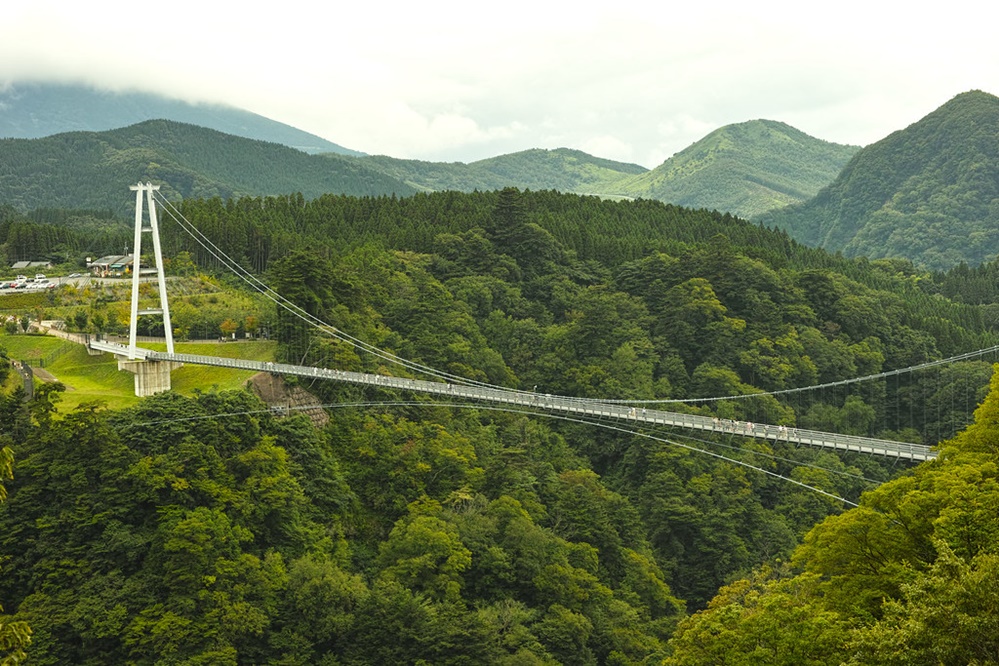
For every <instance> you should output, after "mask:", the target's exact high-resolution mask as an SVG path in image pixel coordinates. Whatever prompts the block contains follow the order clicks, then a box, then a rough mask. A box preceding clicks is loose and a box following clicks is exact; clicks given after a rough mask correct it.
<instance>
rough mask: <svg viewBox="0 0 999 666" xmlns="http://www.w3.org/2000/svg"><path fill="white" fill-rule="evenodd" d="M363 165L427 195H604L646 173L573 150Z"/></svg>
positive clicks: (381, 159)
mask: <svg viewBox="0 0 999 666" xmlns="http://www.w3.org/2000/svg"><path fill="white" fill-rule="evenodd" d="M357 161H358V162H360V163H361V164H365V165H368V166H371V167H372V168H375V169H378V170H380V171H382V172H383V173H385V174H386V175H389V176H391V177H393V178H397V179H398V180H401V181H402V182H404V183H406V184H408V185H411V186H412V187H414V188H416V189H419V190H423V191H440V190H457V191H461V192H471V191H473V190H476V189H478V190H499V189H503V188H504V187H518V188H522V189H530V190H559V191H561V192H571V193H577V194H601V193H604V192H606V191H607V190H608V188H609V187H611V186H612V185H613V183H616V182H617V181H619V180H621V179H622V178H626V177H629V176H631V175H634V174H640V173H644V172H645V171H646V169H645V167H643V166H639V165H637V164H627V163H624V162H615V161H613V160H607V159H603V158H600V157H594V156H593V155H589V154H587V153H584V152H582V151H580V150H572V149H570V148H557V149H554V150H546V149H543V148H533V149H531V150H524V151H520V152H517V153H511V154H509V155H500V156H497V157H491V158H487V159H484V160H479V161H477V162H472V163H469V164H465V163H463V162H451V163H446V162H424V161H419V160H400V159H396V158H393V157H387V156H384V155H380V156H368V157H360V158H357Z"/></svg>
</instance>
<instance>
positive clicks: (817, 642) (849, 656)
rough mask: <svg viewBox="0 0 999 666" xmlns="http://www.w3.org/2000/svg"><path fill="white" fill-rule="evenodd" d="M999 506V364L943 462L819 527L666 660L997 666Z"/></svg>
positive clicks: (712, 613)
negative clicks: (986, 391) (984, 395)
mask: <svg viewBox="0 0 999 666" xmlns="http://www.w3.org/2000/svg"><path fill="white" fill-rule="evenodd" d="M997 515H999V373H997V374H996V375H994V376H993V379H992V386H991V390H990V393H989V396H988V398H987V400H986V401H985V402H984V403H983V405H982V406H981V408H979V410H978V411H977V412H976V414H975V423H974V424H973V425H972V426H970V427H969V428H968V429H967V430H966V431H964V432H963V433H961V434H960V435H958V436H957V437H955V438H954V439H952V440H950V441H948V442H945V443H944V444H943V445H942V447H941V457H940V459H939V460H938V461H937V462H935V463H932V464H925V465H920V466H919V467H918V468H916V469H915V470H913V472H912V473H911V474H907V475H905V476H903V477H902V478H899V479H896V480H893V481H889V482H888V483H885V484H884V485H882V486H881V487H879V488H878V489H876V490H873V491H870V492H868V493H866V494H865V495H864V496H863V499H862V501H861V506H860V507H858V508H855V509H851V510H850V511H847V512H845V513H843V514H841V515H838V516H833V517H830V518H827V519H826V520H825V521H823V522H822V523H820V524H819V525H817V526H816V527H815V528H814V529H812V530H811V531H810V532H809V533H808V535H807V536H806V537H805V541H804V543H803V544H802V545H801V546H800V547H799V548H798V549H797V550H796V552H795V554H794V557H793V559H792V561H791V566H790V567H783V566H781V567H767V568H764V569H761V570H758V571H756V572H755V573H754V575H753V576H752V577H751V578H747V579H744V580H740V581H738V582H736V583H733V584H732V585H730V586H728V587H726V588H724V589H723V590H722V592H721V594H719V596H718V597H717V598H716V599H715V600H714V601H712V603H711V606H710V607H709V608H708V609H707V610H705V611H703V612H701V613H698V614H697V615H694V616H693V617H690V618H688V619H687V620H686V621H685V622H683V623H682V624H681V626H680V629H679V631H678V633H677V635H676V636H675V637H674V638H673V641H672V643H671V648H672V650H671V652H672V656H671V657H670V658H669V659H667V660H666V662H665V663H667V664H671V665H674V666H681V665H689V666H693V665H702V664H703V665H707V664H718V663H733V662H732V660H731V655H739V656H740V658H743V659H745V661H744V662H738V661H737V662H735V663H756V664H759V663H766V664H802V663H809V664H829V665H830V666H833V665H837V664H890V665H903V664H905V665H908V664H911V665H913V666H915V665H917V664H983V665H985V664H995V663H997V661H999V595H997V594H996V590H997V586H999V522H997V520H996V516H997ZM707 637H710V639H709V640H706V638H707Z"/></svg>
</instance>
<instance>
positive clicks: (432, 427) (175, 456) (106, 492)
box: [0, 188, 997, 665]
mask: <svg viewBox="0 0 999 666" xmlns="http://www.w3.org/2000/svg"><path fill="white" fill-rule="evenodd" d="M180 208H181V210H182V212H183V214H184V216H185V217H186V218H187V219H188V220H189V221H191V222H192V223H193V224H194V225H195V226H197V227H198V228H199V229H200V230H201V231H202V233H204V234H206V235H207V236H208V237H209V238H210V239H211V240H212V241H213V242H214V243H215V244H217V245H218V246H219V247H221V248H224V249H225V251H226V252H227V253H228V254H230V255H231V256H232V257H234V258H235V261H237V262H239V263H240V264H241V265H242V266H244V267H245V268H246V269H249V270H251V271H253V272H255V273H257V274H258V275H260V276H263V277H265V278H266V279H267V281H268V283H269V284H270V285H271V286H272V287H273V288H274V289H276V290H277V292H278V293H279V294H281V296H282V297H283V298H286V299H288V300H290V301H292V302H294V303H296V304H298V305H299V306H300V307H302V308H303V309H305V310H306V311H307V312H309V313H310V314H311V315H313V316H316V317H319V318H321V319H323V320H325V321H327V322H329V323H330V324H331V325H332V326H334V327H335V328H336V330H337V331H339V332H341V333H342V334H346V335H349V336H352V337H353V338H355V339H359V340H363V341H365V342H366V343H368V344H371V345H376V346H377V347H378V348H379V349H381V350H384V352H387V353H380V354H370V353H366V352H364V351H362V350H361V349H359V348H357V347H354V346H352V345H349V344H347V343H345V342H342V341H339V340H335V339H332V338H329V337H327V336H324V335H321V334H320V333H318V332H317V331H316V330H315V329H310V328H308V327H306V326H305V325H304V321H303V319H302V318H299V317H296V316H292V315H289V314H287V313H284V312H281V311H279V312H278V313H277V314H276V315H275V317H274V318H273V319H271V320H269V321H257V322H255V324H257V325H260V326H264V327H266V328H267V329H269V330H270V331H271V334H272V335H273V337H274V339H276V340H277V341H278V342H279V344H280V347H279V355H278V358H277V359H276V360H289V361H293V362H295V363H305V364H311V365H316V366H320V367H333V368H339V369H348V370H363V371H369V372H381V373H391V374H394V375H397V376H406V375H408V374H409V373H410V372H411V371H410V370H408V369H406V368H404V367H401V366H399V365H397V364H394V363H393V362H392V361H391V360H390V357H389V354H398V355H399V356H402V357H404V358H406V359H409V360H411V361H413V362H414V363H416V364H420V365H424V366H430V367H433V368H437V369H439V370H442V371H444V372H448V373H453V374H455V375H460V376H463V377H467V378H469V379H472V380H475V381H485V382H490V383H495V384H501V385H504V386H509V387H516V388H520V389H523V390H528V391H530V390H536V391H537V392H539V393H541V392H545V393H548V392H550V393H559V394H566V395H575V396H579V397H601V398H620V399H632V400H666V399H677V398H688V399H689V398H696V397H704V396H715V397H717V396H730V399H728V400H721V401H714V402H709V403H700V404H698V403H696V402H694V403H692V404H690V405H688V406H686V407H683V406H678V408H679V409H689V410H691V411H696V412H698V413H701V414H707V415H711V414H714V415H717V416H719V417H720V418H725V419H733V420H739V421H747V420H752V421H755V422H757V423H764V422H765V423H771V424H785V425H789V426H800V427H809V428H817V429H831V430H837V431H839V432H846V433H855V434H876V435H878V436H882V437H891V438H898V439H910V440H920V441H925V442H929V443H933V442H936V441H939V440H940V439H941V438H942V437H944V436H951V435H952V433H954V432H955V431H956V430H957V429H958V428H960V427H962V426H963V425H964V424H966V423H967V422H968V419H969V416H970V412H971V410H972V409H973V408H974V405H975V404H976V403H977V402H978V401H980V400H981V398H982V396H983V395H984V392H985V389H986V385H987V382H988V377H989V373H990V366H989V364H988V363H987V362H984V361H977V360H968V361H965V362H961V363H957V364H954V365H949V366H933V367H931V368H928V369H927V370H925V371H924V373H925V374H922V375H919V376H912V375H900V376H892V377H891V378H890V379H885V378H882V379H879V380H876V381H871V382H865V383H859V384H838V385H836V386H831V387H828V388H826V389H823V390H822V391H819V392H809V393H803V394H798V393H794V394H788V395H786V396H773V395H760V393H761V391H774V390H780V389H784V388H791V387H795V386H808V385H813V384H816V383H820V382H821V383H835V382H838V381H840V380H843V379H848V378H852V377H856V376H860V375H868V374H872V373H878V372H881V371H883V370H888V369H893V368H902V367H906V366H909V365H913V364H918V363H922V362H925V361H929V360H933V359H937V358H940V357H941V356H944V355H951V354H955V353H958V352H965V351H969V350H972V349H980V348H982V347H984V346H987V345H990V344H995V343H996V341H997V335H996V333H995V331H993V330H990V329H989V327H988V326H987V325H986V323H985V321H984V319H983V317H982V316H981V312H980V310H979V309H978V308H977V307H975V306H972V305H969V304H959V303H953V302H951V301H949V300H947V299H946V298H943V297H941V296H940V295H939V294H938V293H937V292H938V290H939V289H938V287H937V283H936V282H935V281H934V279H933V276H930V275H929V274H924V273H918V272H915V271H913V269H912V267H911V265H908V264H906V263H905V262H901V261H882V262H868V261H861V260H850V259H845V258H843V257H836V256H832V255H829V254H828V253H826V252H825V251H823V250H819V249H813V248H807V247H805V246H802V245H800V244H798V243H796V242H794V241H792V240H791V239H790V238H789V237H788V236H787V235H786V234H785V233H783V232H777V231H773V230H769V229H766V228H763V227H761V226H759V225H754V224H750V223H748V222H745V221H742V220H739V219H737V218H734V217H732V216H729V215H722V214H720V213H716V212H709V211H706V210H696V211H695V210H689V209H683V208H679V207H676V206H671V205H667V204H663V203H661V202H656V201H623V202H612V201H606V200H602V199H600V198H597V197H589V196H579V195H568V194H559V193H555V192H550V191H544V192H521V191H519V190H516V189H514V188H506V189H504V190H501V191H498V192H495V191H494V192H475V193H467V194H466V193H459V192H438V193H421V194H416V195H413V196H409V197H392V196H382V197H351V196H345V195H336V196H334V195H325V196H320V197H317V198H315V199H311V200H310V199H306V198H305V197H304V196H303V195H300V194H296V195H284V196H273V197H247V198H232V199H222V198H211V199H185V200H184V201H183V202H182V204H181V206H180ZM14 217H15V219H14V220H13V222H15V223H17V224H22V223H27V222H26V221H24V220H21V219H20V218H17V216H16V215H15V216H14ZM67 217H70V216H68V215H67ZM80 217H85V216H83V215H81V216H80ZM168 217H169V215H168V214H165V218H168ZM32 224H43V223H42V222H33V223H32ZM163 228H164V232H165V233H164V247H165V251H166V253H167V256H168V257H170V258H171V260H175V259H176V260H177V261H180V260H181V258H182V257H185V258H186V257H187V255H184V254H183V253H185V252H187V253H190V257H191V258H193V259H194V262H195V263H196V264H197V265H198V266H200V268H201V269H202V270H205V271H211V270H213V269H214V268H215V267H216V263H215V262H216V260H215V258H213V257H211V256H209V255H207V254H206V253H205V251H204V249H203V248H202V247H201V246H200V245H196V244H193V243H192V242H191V241H190V240H189V239H187V238H185V237H184V236H183V235H181V234H180V233H179V231H178V229H177V227H176V225H170V224H164V225H163ZM40 238H44V237H43V236H40ZM188 263H190V262H189V261H188ZM52 298H53V299H55V298H56V295H55V294H53V296H52ZM181 303H183V307H184V308H185V309H186V310H188V311H190V310H193V309H195V308H200V309H199V311H200V312H201V313H202V316H203V317H206V318H210V317H213V316H216V315H217V314H218V312H217V311H218V310H221V308H219V307H212V305H211V303H210V302H207V303H206V301H204V300H198V302H197V304H195V302H194V300H193V299H188V298H184V299H183V300H182V301H181ZM45 307H46V308H49V307H51V308H54V307H56V305H55V303H54V301H53V303H49V304H47V305H46V306H45ZM88 307H89V310H88V311H87V312H85V313H84V314H86V315H87V316H84V317H79V320H80V321H83V322H87V321H90V322H94V321H100V322H101V327H100V329H92V330H95V331H98V330H100V331H112V332H113V331H116V330H120V329H121V327H122V326H123V320H122V319H121V318H120V313H119V311H118V310H116V309H115V308H114V307H112V304H109V303H108V302H106V300H105V299H98V298H95V299H93V303H92V304H91V305H89V306H88ZM29 314H30V315H31V316H35V312H34V310H32V312H31V313H29ZM255 314H256V313H255ZM216 325H218V322H216ZM3 340H4V338H3V337H0V343H2V342H3ZM0 373H2V374H4V378H6V379H7V384H6V386H7V387H8V390H11V387H12V386H13V383H12V378H13V375H12V374H11V373H10V372H9V367H8V365H7V364H6V361H5V360H4V361H3V362H0ZM302 385H303V387H304V388H306V389H308V390H309V391H311V392H312V393H313V394H314V395H315V396H316V397H317V399H318V400H319V401H320V402H321V403H322V404H325V405H327V406H328V409H329V412H330V422H329V424H328V425H327V426H325V427H324V428H322V429H318V428H316V427H314V426H313V425H312V424H311V423H310V422H309V421H308V419H306V418H305V417H304V416H282V415H281V413H280V412H277V411H275V410H270V409H268V408H267V407H266V405H263V404H261V403H260V402H259V400H258V399H256V398H255V397H253V396H252V395H250V394H249V393H247V392H243V391H217V390H212V389H211V387H205V389H204V391H202V392H199V393H196V394H195V395H192V396H181V395H178V394H176V393H172V392H171V393H165V394H162V395H159V396H155V397H153V398H148V399H145V400H143V401H142V402H141V403H139V405H138V406H136V407H134V408H130V409H124V410H113V411H112V410H107V409H103V408H101V407H100V406H98V405H82V406H81V408H80V409H79V410H76V411H74V412H72V413H69V414H65V413H60V412H59V402H58V398H59V396H60V395H61V394H62V390H61V389H62V388H63V387H60V386H59V385H55V384H48V385H44V386H43V387H42V388H41V389H40V390H39V391H38V392H37V394H36V396H35V397H34V398H33V399H32V400H30V401H28V402H24V401H22V399H21V398H22V396H21V395H19V394H18V393H17V392H16V391H13V392H10V393H9V394H8V395H7V396H5V397H4V398H3V400H0V448H3V447H4V446H7V447H9V448H10V450H11V451H12V452H13V454H14V455H15V457H16V460H17V463H16V466H15V468H14V470H13V472H14V478H13V480H12V481H9V482H8V483H7V488H8V490H9V497H8V501H7V502H6V504H4V505H3V506H2V507H0V554H2V556H3V557H4V569H3V573H2V575H0V600H2V603H3V604H4V608H5V609H6V611H7V613H9V617H7V618H0V621H2V622H7V621H8V620H12V621H15V622H20V621H26V622H28V623H29V625H30V626H31V628H32V630H33V632H34V633H33V635H32V644H31V645H30V646H29V655H30V656H31V658H33V659H35V660H36V661H37V662H38V663H79V664H98V663H100V664H118V663H122V664H124V663H136V664H156V663H167V662H182V661H187V662H188V663H212V664H238V663H289V664H316V663H328V664H334V663H337V664H385V663H417V662H419V661H421V660H422V661H424V662H426V663H434V664H468V663H475V664H615V665H617V664H640V663H660V662H661V661H662V660H663V659H666V658H667V657H669V656H670V655H671V654H673V655H679V654H680V651H681V649H682V647H683V645H684V644H685V643H684V641H689V640H692V634H690V633H687V632H686V631H685V632H684V633H682V634H680V635H679V636H678V638H677V639H676V641H675V642H674V644H672V645H671V643H670V641H671V638H672V637H673V635H674V632H675V629H676V627H677V626H678V623H681V622H684V625H683V626H688V622H685V621H684V619H683V618H684V616H685V615H686V614H687V613H689V612H692V611H697V610H700V609H704V608H705V607H706V606H707V605H708V603H709V601H710V600H711V598H712V597H713V596H714V595H715V594H716V592H717V591H718V590H719V589H720V588H722V586H724V585H726V584H728V583H730V582H732V581H733V580H736V579H739V578H741V577H744V576H746V575H748V574H749V573H750V572H752V571H754V570H762V569H760V567H764V566H766V565H767V564H768V563H773V562H775V561H776V560H777V559H780V560H783V561H787V560H788V558H789V557H790V554H791V552H792V551H793V549H794V548H795V547H796V546H797V545H798V544H799V543H801V542H802V539H803V537H804V535H805V534H806V533H807V532H808V531H809V530H810V529H811V528H812V527H813V525H815V523H816V522H817V521H820V520H822V519H823V518H825V517H826V516H829V515H841V517H845V516H849V515H851V514H848V513H842V512H843V509H844V508H845V506H846V503H845V502H844V501H843V500H846V501H851V502H858V501H859V500H860V496H861V493H862V492H863V491H864V490H867V489H870V488H873V487H874V486H877V485H878V484H880V483H882V482H885V481H887V480H889V479H890V478H892V477H893V476H897V475H899V474H900V473H901V474H902V475H903V476H904V467H905V465H904V464H901V465H900V464H898V463H897V462H896V463H892V462H890V461H883V460H879V459H876V458H872V457H869V456H866V455H860V454H843V455H842V456H841V455H837V454H835V453H833V452H829V451H821V450H817V449H811V448H807V447H797V446H792V445H790V444H789V443H787V442H781V441H776V442H775V441H772V440H759V441H739V440H736V439H734V438H730V437H729V436H727V435H724V434H718V435H715V436H714V437H712V436H707V437H704V436H701V437H699V438H698V439H691V438H690V437H689V436H687V435H685V434H684V433H682V432H651V431H650V432H642V433H638V432H631V431H628V430H627V429H624V430H621V429H608V428H606V427H603V426H606V425H608V424H600V423H595V424H590V423H578V422H565V421H560V420H557V419H550V418H546V417H545V416H544V415H543V414H538V415H529V414H523V413H506V412H502V411H495V410H492V409H487V408H486V407H485V406H482V405H465V406H460V407H458V406H450V405H442V404H438V403H433V402H428V401H427V400H426V399H425V398H420V397H418V396H413V395H408V394H406V393H405V392H395V391H390V390H387V389H384V388H372V389H365V388H360V387H352V386H346V385H340V384H337V383H319V382H302ZM740 396H742V397H740ZM615 425H617V424H615ZM678 444H679V445H678ZM736 463H740V464H736ZM928 467H930V468H931V469H932V467H931V466H928ZM970 472H971V470H968V473H970ZM982 474H987V471H986V472H982ZM782 477H783V478H782ZM913 478H918V477H913ZM903 483H905V481H903ZM802 484H804V485H802ZM808 486H811V487H812V488H815V489H818V490H821V491H823V492H824V493H827V494H825V495H822V494H819V493H817V492H815V491H814V490H810V489H809V488H808ZM886 488H889V489H890V488H893V486H886ZM889 494H891V493H890V492H889ZM837 498H840V499H837ZM989 506H991V505H989ZM982 511H983V513H982V515H983V516H987V515H990V514H989V513H988V511H986V510H985V509H984V508H983V509H982ZM879 515H880V514H879ZM910 517H911V518H921V517H922V516H921V514H920V513H919V512H918V511H916V512H915V514H914V515H912V516H910V515H909V513H907V512H900V515H899V516H898V519H899V520H905V519H908V518H910ZM965 518H966V516H965V515H964V514H961V515H956V514H955V522H954V523H952V524H950V525H951V526H950V527H946V526H943V527H941V529H944V528H946V529H948V530H950V531H951V532H950V533H953V534H955V535H957V537H961V535H964V534H965V532H967V533H968V534H970V532H968V530H967V529H966V528H967V525H972V524H973V523H971V522H966V521H965ZM887 522H890V521H887ZM834 524H835V523H834ZM844 524H845V523H844ZM920 525H922V523H920ZM893 529H894V528H893ZM899 529H900V530H901V529H902V528H901V527H900V528H899ZM886 534H887V535H889V536H891V535H894V534H895V533H894V532H890V533H888V532H886ZM919 534H923V532H919ZM805 544H806V546H807V544H808V541H807V540H806V541H805ZM920 544H922V542H920ZM864 546H865V544H862V543H861V544H855V543H853V542H849V543H847V544H846V545H845V546H843V550H844V551H845V553H846V555H844V557H843V558H840V559H838V560H837V561H841V562H847V563H848V562H850V561H851V560H850V559H849V557H860V556H861V555H862V554H866V553H867V550H866V549H865V548H864ZM858 568H859V565H858ZM892 571H894V569H893V570H892ZM875 573H879V572H875ZM889 573H890V572H889ZM885 580H886V581H887V584H889V585H890V584H893V583H894V581H895V579H885ZM868 582H869V584H868V586H867V588H865V589H870V590H874V591H875V592H878V593H880V592H881V591H882V589H883V588H882V587H880V585H881V581H880V580H878V579H877V578H875V579H873V580H870V581H868ZM855 590H856V587H853V588H844V593H850V592H852V591H855ZM851 598H855V599H856V600H857V601H858V602H859V601H860V595H859V594H854V595H853V597H851ZM718 603H721V602H718ZM712 608H713V606H712ZM694 617H695V618H696V617H699V616H694ZM692 621H694V620H690V622H692ZM695 642H696V641H695ZM2 654H3V653H0V656H2ZM705 663H707V662H705Z"/></svg>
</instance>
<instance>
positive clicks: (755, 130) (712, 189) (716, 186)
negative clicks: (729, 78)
mask: <svg viewBox="0 0 999 666" xmlns="http://www.w3.org/2000/svg"><path fill="white" fill-rule="evenodd" d="M857 150H859V148H857V147H856V146H844V145H840V144H836V143H829V142H827V141H821V140H819V139H816V138H813V137H810V136H808V135H807V134H805V133H804V132H800V131H798V130H796V129H794V128H793V127H791V126H789V125H786V124H785V123H781V122H775V121H773V120H751V121H748V122H744V123H738V124H734V125H726V126H724V127H721V128H719V129H717V130H715V131H713V132H711V133H710V134H708V135H707V136H706V137H704V138H703V139H701V140H700V141H698V142H697V143H695V144H693V145H692V146H690V147H688V148H686V149H684V150H682V151H680V152H679V153H677V154H676V155H674V156H673V157H671V158H669V159H668V160H666V161H665V162H664V163H663V164H661V165H660V166H658V167H656V168H655V169H653V170H652V171H649V172H646V173H643V174H640V175H636V176H632V177H631V178H628V179H625V180H622V181H620V182H618V183H615V184H614V186H613V187H612V188H611V189H610V190H609V191H611V192H613V193H615V194H622V195H627V196H631V197H643V198H646V199H658V200H660V201H668V202H670V203H674V204H677V205H679V206H686V207H688V208H707V209H709V210H720V211H723V212H729V213H732V214H733V215H738V216H740V217H744V218H747V219H749V218H752V217H754V216H756V215H759V214H761V213H763V212H766V211H768V210H773V209H775V208H782V207H784V206H787V205H789V204H792V203H800V202H802V201H806V200H808V199H810V198H811V197H812V196H814V195H815V194H816V193H817V192H818V191H819V190H820V189H821V188H822V187H824V186H826V185H828V184H829V183H830V182H832V181H833V179H834V178H836V176H837V175H838V174H839V172H840V170H841V169H842V168H843V166H844V165H845V164H846V163H847V161H849V159H850V158H851V157H852V156H853V155H854V154H855V153H856V152H857Z"/></svg>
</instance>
